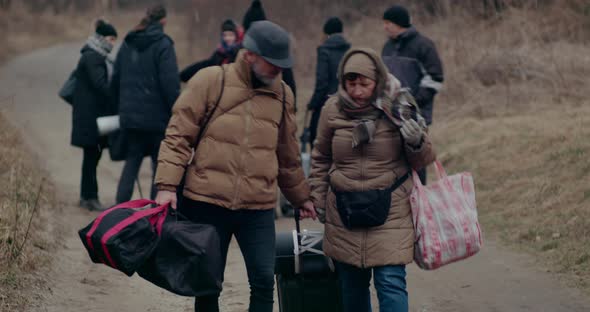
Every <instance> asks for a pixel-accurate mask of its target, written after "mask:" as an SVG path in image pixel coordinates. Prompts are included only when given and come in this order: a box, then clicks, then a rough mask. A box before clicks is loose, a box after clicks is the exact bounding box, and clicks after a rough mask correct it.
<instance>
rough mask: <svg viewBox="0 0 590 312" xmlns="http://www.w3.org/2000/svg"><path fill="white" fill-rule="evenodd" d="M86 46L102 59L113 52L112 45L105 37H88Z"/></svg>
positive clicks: (97, 35)
mask: <svg viewBox="0 0 590 312" xmlns="http://www.w3.org/2000/svg"><path fill="white" fill-rule="evenodd" d="M86 45H87V46H89V47H90V48H91V49H92V50H94V51H96V52H97V53H98V54H100V55H102V56H104V57H108V56H109V54H110V53H111V51H112V50H113V45H112V44H111V43H110V42H108V41H107V39H106V38H105V37H103V36H101V35H99V34H96V33H95V34H92V35H90V37H88V40H86Z"/></svg>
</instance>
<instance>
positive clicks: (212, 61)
mask: <svg viewBox="0 0 590 312" xmlns="http://www.w3.org/2000/svg"><path fill="white" fill-rule="evenodd" d="M220 37H221V38H220V42H219V45H218V46H217V49H215V51H214V52H213V55H211V57H209V58H208V59H205V60H202V61H199V62H196V63H194V64H191V65H189V66H187V67H186V68H185V69H183V70H182V71H181V72H180V80H181V81H182V82H188V81H189V80H190V79H191V78H192V77H193V76H194V75H195V74H196V73H197V72H198V71H199V70H201V69H203V68H206V67H209V66H218V65H223V64H229V63H233V62H234V61H235V60H236V56H237V55H238V51H239V50H240V49H241V48H242V40H243V39H244V30H243V28H242V27H241V26H240V25H237V24H236V23H235V22H234V21H233V20H231V19H227V20H225V21H223V23H222V24H221V36H220Z"/></svg>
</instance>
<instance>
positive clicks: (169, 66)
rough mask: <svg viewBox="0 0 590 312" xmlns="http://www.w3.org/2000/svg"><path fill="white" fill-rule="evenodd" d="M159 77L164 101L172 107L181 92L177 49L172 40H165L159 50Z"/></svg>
mask: <svg viewBox="0 0 590 312" xmlns="http://www.w3.org/2000/svg"><path fill="white" fill-rule="evenodd" d="M158 78H159V83H160V88H161V90H162V95H163V97H164V103H165V104H166V106H167V107H170V108H171V109H172V105H174V103H175V101H176V99H177V98H178V95H179V94H180V78H179V77H178V64H177V63H176V51H175V50H174V43H173V42H172V40H163V43H162V46H161V49H160V51H159V62H158Z"/></svg>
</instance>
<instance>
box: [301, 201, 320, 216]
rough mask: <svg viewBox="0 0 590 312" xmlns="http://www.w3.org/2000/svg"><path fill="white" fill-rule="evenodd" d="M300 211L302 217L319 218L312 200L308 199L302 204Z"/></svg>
mask: <svg viewBox="0 0 590 312" xmlns="http://www.w3.org/2000/svg"><path fill="white" fill-rule="evenodd" d="M299 212H300V219H302V220H303V219H306V218H312V219H313V220H315V219H317V217H318V216H317V214H316V212H315V208H314V206H313V203H312V202H311V200H308V201H306V202H305V203H303V205H301V208H300V209H299Z"/></svg>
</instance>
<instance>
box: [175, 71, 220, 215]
mask: <svg viewBox="0 0 590 312" xmlns="http://www.w3.org/2000/svg"><path fill="white" fill-rule="evenodd" d="M220 67H221V90H220V91H219V96H218V97H217V100H216V101H215V105H214V106H213V108H212V109H211V112H209V113H208V114H207V115H206V117H205V119H204V120H203V122H202V124H201V130H200V131H199V134H198V135H197V139H196V140H195V145H194V146H193V149H194V153H196V152H197V147H198V146H199V143H200V142H201V139H202V138H203V135H204V134H205V132H206V130H207V128H208V127H209V121H211V118H212V117H213V115H214V114H215V111H216V110H217V107H218V106H219V102H220V101H221V97H222V96H223V89H224V88H225V68H224V67H223V66H220ZM193 157H194V154H193ZM187 168H188V164H187ZM187 168H185V170H184V173H183V174H182V179H181V180H180V183H179V184H178V186H177V187H176V202H177V205H178V206H180V205H182V198H183V195H182V192H183V191H184V185H185V183H186V169H187Z"/></svg>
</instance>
